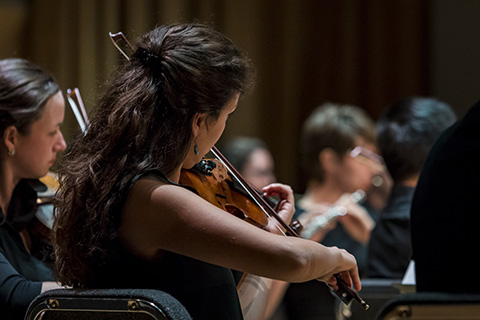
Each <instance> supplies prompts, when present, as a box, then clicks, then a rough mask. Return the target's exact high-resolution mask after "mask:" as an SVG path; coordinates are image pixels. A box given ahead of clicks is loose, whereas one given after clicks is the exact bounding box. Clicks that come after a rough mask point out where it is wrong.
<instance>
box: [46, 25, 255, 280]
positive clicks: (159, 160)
mask: <svg viewBox="0 0 480 320" xmlns="http://www.w3.org/2000/svg"><path fill="white" fill-rule="evenodd" d="M137 46H138V49H137V51H136V52H135V53H134V54H133V56H132V58H131V60H130V61H127V62H125V64H124V65H123V66H122V67H121V68H120V70H119V72H118V75H117V76H116V77H114V78H113V81H111V83H110V85H109V86H108V87H107V88H106V91H105V93H104V95H103V97H102V98H101V100H100V103H99V106H98V108H97V110H96V113H95V114H94V116H93V118H92V119H91V123H90V126H89V127H88V128H87V132H86V135H85V136H83V135H79V136H78V137H76V138H75V139H74V141H73V142H72V143H71V144H70V148H69V150H67V153H66V156H65V161H64V162H63V166H62V168H61V170H60V183H61V185H60V190H61V192H60V193H59V194H58V199H57V203H56V205H57V212H56V225H55V234H56V239H55V251H56V258H57V276H58V278H59V280H60V281H61V282H62V283H64V284H67V285H71V286H74V287H85V286H90V285H93V284H94V283H95V275H96V274H97V272H96V271H98V270H99V269H98V268H100V267H101V265H102V262H103V261H104V259H105V257H106V248H107V247H108V245H109V241H110V240H111V239H110V238H111V236H112V232H111V230H112V227H113V228H116V227H118V225H119V220H120V212H121V210H122V207H123V204H124V201H125V198H126V196H127V193H128V190H129V188H130V185H131V181H132V179H133V178H134V177H135V176H136V175H138V174H141V173H142V172H145V171H147V170H150V169H159V170H161V171H162V172H163V173H164V174H165V175H167V176H168V175H169V174H170V173H172V171H173V170H174V169H175V168H176V167H178V165H180V164H181V163H182V161H183V160H184V159H185V156H186V154H187V152H188V147H189V146H190V145H191V141H192V139H193V136H192V122H193V117H194V115H195V114H196V113H197V112H198V113H204V114H208V115H209V116H211V117H212V118H213V119H217V118H218V116H219V114H220V112H221V110H222V108H223V107H224V106H225V105H226V104H227V102H228V101H230V100H231V99H232V98H233V96H234V95H235V94H236V93H242V92H244V90H245V89H246V86H247V85H248V84H249V82H250V75H251V73H250V71H251V69H250V65H249V63H248V60H247V59H246V58H245V57H244V56H243V55H242V54H241V53H240V52H239V51H238V49H237V48H236V47H235V46H234V45H233V43H232V42H231V41H230V40H229V39H228V38H227V37H225V36H224V35H222V34H221V33H219V32H217V31H215V30H213V29H212V28H210V27H207V26H204V25H200V24H183V25H169V26H163V27H159V28H156V29H154V30H153V31H151V32H148V33H147V34H145V35H144V36H143V37H141V39H140V40H139V41H138V43H137Z"/></svg>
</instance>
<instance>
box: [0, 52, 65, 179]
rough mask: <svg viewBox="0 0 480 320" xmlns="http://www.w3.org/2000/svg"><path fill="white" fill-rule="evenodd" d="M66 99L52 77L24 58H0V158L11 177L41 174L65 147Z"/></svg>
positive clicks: (46, 170) (31, 177)
mask: <svg viewBox="0 0 480 320" xmlns="http://www.w3.org/2000/svg"><path fill="white" fill-rule="evenodd" d="M64 112H65V102H64V99H63V96H62V93H61V92H60V90H59V88H58V85H57V83H56V82H55V80H54V78H53V77H52V76H51V75H50V74H48V73H46V72H45V71H44V70H42V69H41V68H40V67H38V66H36V65H34V64H33V63H31V62H29V61H27V60H24V59H18V58H15V59H4V60H0V132H1V133H2V142H3V146H2V147H0V159H1V161H2V162H3V163H4V164H6V166H7V167H8V168H9V170H12V174H13V177H14V179H21V178H30V179H35V178H40V177H42V176H44V175H46V174H47V172H48V170H49V169H50V167H52V166H53V164H54V162H55V158H56V154H57V152H59V151H63V150H65V148H66V144H65V140H64V139H63V135H62V133H61V131H60V124H61V123H62V122H63V117H64Z"/></svg>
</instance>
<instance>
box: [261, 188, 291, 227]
mask: <svg viewBox="0 0 480 320" xmlns="http://www.w3.org/2000/svg"><path fill="white" fill-rule="evenodd" d="M262 191H263V193H264V196H266V197H273V196H278V197H279V198H280V201H279V202H278V203H277V205H276V206H275V211H276V212H277V214H278V216H279V217H280V218H281V219H282V220H283V221H285V223H286V224H290V222H291V221H292V217H293V214H294V213H295V199H294V197H293V190H292V188H291V187H290V186H288V185H285V184H281V183H272V184H270V185H268V186H266V187H264V188H262ZM266 228H267V230H268V231H270V232H272V233H276V234H282V233H283V232H282V231H280V230H279V228H280V229H282V230H283V228H282V227H281V226H280V224H279V223H278V222H277V220H276V219H275V218H273V217H270V218H269V219H268V224H267V227H266Z"/></svg>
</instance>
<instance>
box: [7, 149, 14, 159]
mask: <svg viewBox="0 0 480 320" xmlns="http://www.w3.org/2000/svg"><path fill="white" fill-rule="evenodd" d="M8 155H9V156H10V157H12V156H14V155H15V149H13V148H12V149H8Z"/></svg>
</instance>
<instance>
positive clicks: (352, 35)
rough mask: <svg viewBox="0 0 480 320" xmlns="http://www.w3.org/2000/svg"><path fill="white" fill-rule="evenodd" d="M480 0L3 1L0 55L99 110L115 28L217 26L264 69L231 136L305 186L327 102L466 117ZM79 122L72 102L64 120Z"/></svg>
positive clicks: (476, 94)
mask: <svg viewBox="0 0 480 320" xmlns="http://www.w3.org/2000/svg"><path fill="white" fill-rule="evenodd" d="M479 15H480V1H476V0H455V1H452V0H430V1H428V0H398V1H385V0H358V1H357V0H351V1H350V0H275V1H268V0H264V1H262V0H241V1H238V0H224V1H220V0H202V1H197V0H178V1H177V0H171V1H153V0H135V1H133V0H131V1H127V0H106V1H95V0H30V1H26V0H25V1H21V0H9V1H7V0H0V41H1V46H0V58H2V59H3V58H7V57H14V56H16V57H24V58H27V59H30V60H31V61H33V62H35V63H37V64H39V65H41V66H42V67H44V68H46V69H47V70H49V71H51V72H52V73H53V74H54V75H55V76H56V78H57V80H58V82H59V83H60V85H61V87H62V89H63V90H64V92H65V91H66V89H67V88H74V87H78V88H79V89H80V90H81V92H82V96H83V98H84V101H85V103H86V107H87V109H88V110H91V109H92V108H93V106H94V105H95V101H96V99H97V97H98V94H99V93H100V92H101V90H102V85H103V84H104V82H105V80H106V79H107V78H108V76H109V74H110V73H111V72H112V71H113V70H114V68H115V65H116V64H118V63H119V62H120V60H121V59H122V57H121V56H120V54H119V53H118V52H117V51H116V49H115V48H114V47H113V45H112V44H111V42H110V39H109V37H108V32H118V31H123V32H124V34H126V36H127V37H128V38H129V39H130V41H131V42H134V40H135V38H136V37H137V36H139V35H141V34H142V33H144V32H146V31H149V30H151V29H153V28H154V27H155V26H156V25H159V24H166V23H171V22H190V21H193V20H194V19H196V20H198V21H199V22H205V23H209V24H211V25H213V26H215V27H216V28H217V29H219V30H220V31H222V32H223V33H225V34H227V35H228V36H229V37H230V38H231V39H232V40H233V41H234V42H235V43H236V44H237V45H238V46H239V47H240V48H241V49H242V50H243V51H245V52H246V53H247V54H248V56H249V57H250V58H251V60H252V61H253V63H254V64H255V66H256V69H257V73H258V81H257V85H256V87H255V88H254V91H253V92H251V93H250V94H248V95H247V96H245V97H244V98H243V99H242V100H241V102H240V104H239V108H238V110H237V112H235V115H234V116H233V117H232V118H231V119H230V120H229V126H228V128H227V130H226V132H225V134H224V137H223V138H222V140H221V141H220V145H221V143H222V142H225V141H226V140H228V139H229V138H231V137H234V136H237V135H248V136H257V137H260V138H261V139H263V140H265V141H266V142H267V144H268V145H269V147H270V149H271V151H272V153H273V155H274V158H275V161H276V167H277V170H276V173H277V177H278V179H279V180H280V181H282V182H285V183H288V184H291V185H292V186H293V187H294V189H295V191H297V192H302V191H303V188H304V185H303V184H304V179H303V178H302V175H301V170H300V167H299V165H298V163H299V161H298V135H299V131H300V128H301V124H302V123H303V121H304V119H305V118H306V117H307V116H308V115H309V113H310V112H311V111H312V110H313V109H314V108H315V107H316V106H318V105H320V104H322V103H324V102H326V101H330V102H335V103H341V104H353V105H357V106H359V107H361V108H363V109H364V110H366V111H367V112H368V114H369V115H370V116H371V117H372V118H373V119H374V120H376V119H377V118H378V116H379V115H380V113H381V112H382V110H383V109H384V108H385V107H386V106H387V105H388V104H390V103H392V102H394V101H395V100H397V99H399V98H402V97H405V96H411V95H422V96H435V97H437V98H439V99H441V100H444V101H445V102H447V103H449V104H450V105H452V107H453V108H454V109H455V110H456V112H457V114H458V115H459V116H462V115H463V114H464V113H465V111H466V110H467V109H468V108H469V107H470V106H471V105H472V104H473V103H474V102H475V101H476V100H477V99H479V98H480V90H479V88H480V83H479V82H478V80H477V79H478V74H479V72H480V64H479V62H478V60H479V56H480V43H479V41H480V22H479V21H478V16H479ZM62 130H63V131H64V133H65V136H66V138H67V142H68V139H70V137H71V135H72V133H73V132H74V131H75V130H77V125H76V122H75V120H74V118H73V114H72V113H71V111H70V110H68V111H67V113H66V119H65V124H64V126H63V128H62Z"/></svg>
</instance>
